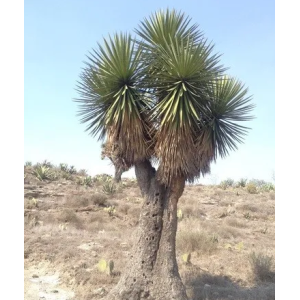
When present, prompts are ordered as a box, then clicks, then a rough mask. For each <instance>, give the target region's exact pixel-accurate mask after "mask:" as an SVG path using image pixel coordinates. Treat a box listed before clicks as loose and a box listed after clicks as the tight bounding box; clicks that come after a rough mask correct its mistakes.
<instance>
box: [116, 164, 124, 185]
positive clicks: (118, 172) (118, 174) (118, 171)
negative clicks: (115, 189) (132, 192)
mask: <svg viewBox="0 0 300 300" xmlns="http://www.w3.org/2000/svg"><path fill="white" fill-rule="evenodd" d="M123 172H124V171H123V168H120V167H118V166H116V165H115V177H114V181H115V182H116V183H119V182H121V177H122V174H123Z"/></svg>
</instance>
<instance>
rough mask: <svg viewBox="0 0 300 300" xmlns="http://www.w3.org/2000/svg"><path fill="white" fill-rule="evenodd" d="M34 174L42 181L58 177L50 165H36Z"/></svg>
mask: <svg viewBox="0 0 300 300" xmlns="http://www.w3.org/2000/svg"><path fill="white" fill-rule="evenodd" d="M33 174H34V175H35V176H36V178H37V179H38V180H40V181H44V180H55V179H56V176H55V174H54V173H53V171H51V170H50V167H47V166H44V165H36V166H35V167H34V170H33Z"/></svg>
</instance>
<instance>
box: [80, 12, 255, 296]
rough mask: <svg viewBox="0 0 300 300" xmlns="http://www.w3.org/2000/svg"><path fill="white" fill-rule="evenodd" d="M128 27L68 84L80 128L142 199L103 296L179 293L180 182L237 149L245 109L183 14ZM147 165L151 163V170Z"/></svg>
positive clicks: (235, 85) (246, 100)
mask: <svg viewBox="0 0 300 300" xmlns="http://www.w3.org/2000/svg"><path fill="white" fill-rule="evenodd" d="M135 33H136V34H137V38H135V39H133V38H132V37H131V35H129V34H115V35H114V36H113V37H109V38H108V39H104V41H103V43H102V44H101V45H100V44H98V47H97V49H95V50H93V51H92V52H91V53H90V54H89V55H88V57H87V62H86V66H85V68H84V69H83V71H82V74H81V80H80V81H79V83H78V92H79V95H80V97H79V98H78V99H77V100H76V101H78V102H79V103H80V107H79V115H80V116H81V117H82V118H81V121H82V122H83V123H87V124H88V127H87V130H88V131H90V133H91V134H92V135H93V136H96V137H98V139H99V140H101V139H102V140H103V139H104V140H105V141H106V142H107V143H109V144H110V145H115V146H116V147H117V148H118V155H119V157H121V158H122V159H123V160H124V162H126V165H128V166H130V167H131V166H133V167H134V168H135V173H136V177H137V181H138V184H139V187H140V189H141V192H142V195H143V197H144V204H143V207H142V210H141V215H140V222H139V228H138V234H137V240H136V244H135V246H134V248H133V252H132V255H131V259H130V261H129V262H128V265H127V268H126V269H125V270H124V271H123V273H122V276H121V278H120V281H119V283H118V285H117V286H116V287H115V288H114V289H113V290H112V291H111V292H110V293H109V295H108V296H107V299H109V300H113V299H115V300H116V299H120V300H121V299H122V300H125V299H155V300H163V299H164V300H165V299H176V300H183V299H187V296H186V292H185V288H184V286H183V284H182V281H181V278H180V276H179V273H178V267H177V262H176V255H175V240H176V231H177V202H178V200H179V198H180V197H181V195H182V193H183V190H184V186H185V183H186V182H187V181H189V182H193V181H194V180H195V179H197V178H198V177H199V176H200V175H205V174H206V173H208V172H209V171H210V163H211V162H212V161H214V160H216V158H217V157H218V155H219V156H221V157H225V156H226V155H228V154H229V150H234V149H236V148H237V144H238V143H241V142H242V141H243V136H244V135H245V134H246V133H247V129H248V128H247V127H243V126H242V125H240V124H239V123H240V122H241V121H249V120H250V119H251V116H250V115H249V113H250V112H251V110H252V109H253V105H252V104H251V103H250V101H251V98H250V97H248V96H247V89H246V88H245V87H244V85H243V84H242V83H241V82H240V81H239V80H237V79H234V78H232V77H229V76H228V75H226V73H225V72H226V71H227V69H226V68H225V67H223V66H222V65H221V64H220V55H218V54H214V53H213V51H214V45H213V44H211V43H208V41H207V40H206V39H205V38H204V36H203V34H202V32H200V31H199V29H198V27H197V25H191V20H190V18H188V17H186V16H185V15H184V13H182V12H177V11H175V10H166V11H158V12H157V13H155V14H153V15H151V16H150V17H149V18H148V19H145V20H144V21H142V22H141V24H140V25H139V27H138V28H137V29H136V30H135ZM153 163H155V164H156V165H157V168H156V169H155V168H154V167H153Z"/></svg>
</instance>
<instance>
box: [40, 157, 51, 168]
mask: <svg viewBox="0 0 300 300" xmlns="http://www.w3.org/2000/svg"><path fill="white" fill-rule="evenodd" d="M41 165H42V166H43V167H47V168H49V169H52V168H54V165H53V164H52V163H51V162H50V161H48V160H46V159H45V160H44V161H43V162H42V163H41Z"/></svg>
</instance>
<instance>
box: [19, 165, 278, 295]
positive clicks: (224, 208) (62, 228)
mask: <svg viewBox="0 0 300 300" xmlns="http://www.w3.org/2000/svg"><path fill="white" fill-rule="evenodd" d="M38 166H39V167H42V164H41V163H40V164H39V165H38ZM35 168H37V166H35V167H31V168H29V167H28V168H25V169H24V170H25V174H24V176H25V175H26V180H29V181H32V179H31V178H33V177H34V178H35V175H33V170H34V169H35ZM44 168H45V167H44ZM46 168H47V167H46ZM49 171H52V172H54V173H55V174H56V175H57V176H58V179H57V181H52V180H44V182H43V184H42V187H43V188H41V189H42V190H44V192H45V195H46V194H47V193H49V196H45V195H43V193H42V192H38V191H35V188H34V189H33V187H34V182H33V185H32V184H27V185H26V187H25V191H26V193H25V195H27V193H28V192H29V194H28V195H29V196H28V197H27V196H25V199H24V208H25V218H24V222H25V237H24V241H25V244H24V257H25V270H29V269H30V267H31V266H34V265H38V264H40V263H41V262H43V261H47V262H49V267H50V268H53V269H54V270H60V273H61V276H62V279H63V280H66V281H69V280H75V282H74V285H73V289H74V292H75V295H76V296H75V297H76V298H78V299H81V298H80V297H81V296H82V299H93V298H94V299H95V294H94V293H93V292H92V291H94V290H97V289H99V287H101V288H102V290H101V293H103V295H105V293H107V292H108V291H109V290H110V289H111V288H112V286H114V285H115V284H116V283H117V281H118V280H119V277H120V275H119V274H120V272H121V273H122V272H123V270H124V268H125V266H126V264H125V261H126V257H127V255H128V254H127V253H128V251H130V249H131V247H132V245H133V242H134V238H135V229H136V228H137V224H138V220H139V214H140V211H141V205H142V200H141V198H140V197H141V196H140V194H139V193H138V189H137V183H136V180H133V179H126V178H125V179H124V182H126V184H122V189H123V192H122V193H123V195H121V194H119V193H118V192H115V193H113V194H104V193H103V191H102V187H103V184H105V182H111V176H107V175H101V174H99V175H98V176H97V179H95V177H96V176H95V177H93V178H92V181H93V185H92V186H90V187H89V188H88V189H86V186H85V185H78V184H76V182H77V181H78V180H82V181H83V180H84V178H85V177H87V176H84V177H83V176H81V175H79V174H78V172H77V174H70V173H66V172H65V171H62V170H61V169H60V167H57V168H56V167H55V166H54V167H53V168H52V169H49ZM63 174H69V175H70V176H73V179H74V180H72V181H68V182H66V181H65V178H63ZM127 183H128V184H127ZM27 188H28V190H27ZM198 189H199V186H188V187H186V189H185V191H184V194H183V196H182V198H181V199H180V201H179V208H178V211H179V216H180V211H181V212H182V214H183V218H182V219H181V221H180V222H179V223H178V233H177V244H176V247H177V254H178V261H179V272H180V275H181V276H182V278H183V279H184V282H185V284H187V288H188V289H190V288H191V287H193V288H194V289H195V291H196V292H195V295H196V296H195V297H196V299H205V297H204V298H203V297H202V294H201V293H202V292H201V293H200V292H197V290H198V289H199V290H201V291H202V289H203V286H204V285H205V284H209V285H211V291H210V292H209V293H208V294H207V295H210V297H211V298H212V300H217V299H218V298H216V297H217V296H216V297H215V298H213V296H212V295H213V294H214V293H216V292H218V293H219V294H220V295H223V294H222V293H224V295H228V294H231V295H234V296H235V297H236V299H248V300H250V299H260V300H269V299H272V295H273V293H274V286H275V283H274V270H273V264H274V260H273V259H272V258H271V255H263V254H260V253H259V252H258V253H255V255H253V256H250V253H251V251H252V250H253V247H255V248H256V249H267V250H268V253H274V249H275V248H274V247H275V246H274V230H275V228H274V216H275V210H274V199H272V197H271V196H272V195H273V196H274V195H275V193H274V191H272V190H271V191H266V190H265V191H261V193H262V194H260V193H257V194H249V193H248V192H247V189H244V190H241V191H240V192H239V193H240V196H239V197H236V191H235V190H234V189H231V188H228V189H227V190H225V191H224V190H222V189H219V188H218V187H216V186H201V193H200V192H199V190H198ZM48 191H49V192H48ZM33 194H35V195H33ZM56 194H57V195H58V196H55V195H56ZM266 194H267V198H266ZM184 199H186V201H184ZM233 211H235V212H234V213H232V212H233ZM221 214H225V215H224V217H223V218H219V216H220V215H221ZM249 232H252V234H248V233H249ZM253 244H254V245H255V246H253ZM78 247H79V248H78ZM257 251H259V250H257ZM237 255H238V260H237ZM273 255H274V254H273ZM102 257H106V261H107V266H108V265H109V261H110V260H111V261H113V262H114V268H113V271H112V272H109V269H108V268H106V269H105V271H104V272H99V269H98V268H97V264H98V263H99V260H100V259H101V258H102ZM251 257H252V258H251ZM216 266H217V267H216ZM247 266H249V267H248V268H247ZM115 268H118V269H117V270H115ZM199 268H201V269H202V271H201V270H200V269H199ZM69 270H74V271H75V273H74V274H75V275H74V274H73V275H71V274H70V273H69ZM203 270H205V275H204V273H203V272H204V271H203ZM249 270H251V272H249ZM119 271H120V272H119ZM109 274H111V275H109ZM201 274H202V275H201ZM224 278H227V279H224ZM228 278H230V280H229V279H228ZM197 280H198V281H197ZM240 281H243V282H245V284H247V285H248V286H251V285H254V284H255V286H256V287H255V289H257V291H256V294H255V296H253V294H251V291H250V290H249V289H245V288H243V286H242V285H240V284H239V282H240ZM253 282H255V283H253ZM83 283H84V284H83ZM265 284H269V286H268V289H266V288H265ZM104 291H105V292H104ZM222 291H223V292H222ZM225 291H226V293H225ZM99 293H100V292H99ZM97 295H100V294H97ZM97 297H98V296H97ZM197 297H198V298H197ZM201 297H202V298H201ZM219 297H221V296H219ZM224 297H225V296H224ZM251 297H252V298H251ZM100 298H101V297H100Z"/></svg>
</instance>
